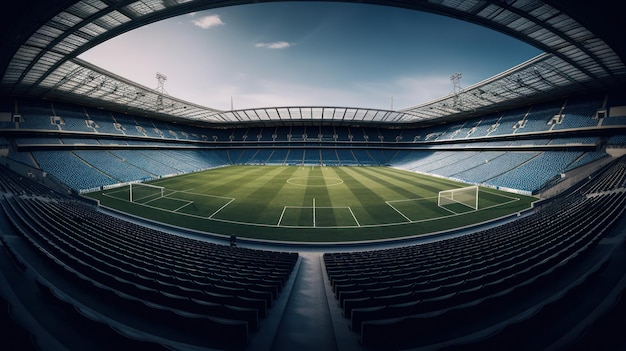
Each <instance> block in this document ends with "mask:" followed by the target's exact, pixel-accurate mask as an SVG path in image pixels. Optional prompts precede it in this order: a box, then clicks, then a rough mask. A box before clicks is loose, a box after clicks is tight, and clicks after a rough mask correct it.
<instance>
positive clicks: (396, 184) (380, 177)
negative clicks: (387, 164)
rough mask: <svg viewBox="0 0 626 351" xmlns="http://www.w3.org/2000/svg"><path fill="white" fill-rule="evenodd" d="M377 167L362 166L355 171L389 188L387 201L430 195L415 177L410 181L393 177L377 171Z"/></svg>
mask: <svg viewBox="0 0 626 351" xmlns="http://www.w3.org/2000/svg"><path fill="white" fill-rule="evenodd" d="M376 169H377V168H360V169H356V170H355V171H356V172H359V173H361V174H362V175H363V176H364V177H366V178H368V179H370V180H371V181H372V182H374V183H376V184H378V185H382V186H384V187H385V188H387V189H388V190H389V192H388V193H387V194H388V195H385V196H386V201H387V200H400V199H415V198H423V197H427V196H428V195H429V194H428V193H426V192H425V191H424V190H423V189H422V188H421V184H420V185H419V186H418V184H417V183H416V181H415V179H412V180H411V181H408V180H404V179H402V178H400V177H391V176H389V175H387V174H383V173H378V172H376Z"/></svg>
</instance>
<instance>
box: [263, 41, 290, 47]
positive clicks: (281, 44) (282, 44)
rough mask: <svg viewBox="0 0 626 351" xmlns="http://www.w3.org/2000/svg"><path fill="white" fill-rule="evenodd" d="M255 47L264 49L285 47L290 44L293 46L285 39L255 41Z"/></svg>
mask: <svg viewBox="0 0 626 351" xmlns="http://www.w3.org/2000/svg"><path fill="white" fill-rule="evenodd" d="M254 46H255V47H257V48H265V49H286V48H288V47H290V46H293V44H292V43H289V42H286V41H275V42H273V43H256V44H254Z"/></svg>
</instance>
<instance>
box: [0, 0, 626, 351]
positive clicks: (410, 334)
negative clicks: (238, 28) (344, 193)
mask: <svg viewBox="0 0 626 351" xmlns="http://www.w3.org/2000/svg"><path fill="white" fill-rule="evenodd" d="M241 3H246V1H224V2H219V3H216V2H212V1H202V0H200V1H191V2H189V1H148V0H139V1H115V2H113V1H91V0H81V1H50V2H46V4H42V6H41V7H40V8H36V7H32V8H29V11H32V12H29V11H26V8H27V7H28V6H29V5H32V4H29V2H28V1H26V2H24V3H23V4H21V5H19V6H18V7H17V10H16V14H15V15H16V16H17V19H19V16H24V17H25V18H29V19H31V21H25V22H24V21H22V22H20V21H19V20H18V21H16V22H18V23H10V22H9V24H3V26H6V28H7V30H6V31H3V33H6V34H3V36H2V37H1V39H2V42H1V45H2V46H1V48H2V51H0V52H2V55H1V57H0V75H1V76H2V80H1V81H0V156H2V157H1V158H0V205H1V206H0V207H1V208H2V210H1V211H0V219H1V220H0V246H1V250H0V268H1V269H0V280H1V281H2V283H1V284H0V297H2V299H1V300H2V303H3V304H4V307H5V308H4V312H3V313H2V315H1V318H2V319H3V322H6V323H5V324H6V325H8V329H7V330H8V331H9V336H7V337H5V340H2V341H0V345H3V347H2V348H3V349H15V350H18V349H19V350H22V349H41V350H82V349H98V350H99V349H102V350H110V349H149V350H153V349H154V350H157V349H163V350H172V349H181V350H182V349H184V350H187V349H189V350H191V349H194V350H196V349H208V350H212V349H226V350H244V349H249V350H270V349H271V350H287V349H293V348H294V347H297V348H305V349H334V350H361V349H368V350H369V349H376V350H377V349H381V350H382V349H416V348H417V349H420V348H423V349H459V350H461V349H462V350H470V349H503V348H507V349H511V348H512V349H524V350H530V349H554V350H561V349H576V348H583V349H621V348H623V347H624V345H626V339H625V338H624V336H623V326H624V325H625V323H624V322H625V321H624V315H626V313H625V311H626V309H625V305H624V292H625V291H626V279H625V277H626V276H625V274H626V272H625V271H624V269H623V267H624V262H626V261H625V260H626V252H625V251H624V248H625V246H624V242H625V239H626V231H625V230H624V228H626V217H625V216H624V209H625V208H626V171H625V170H626V158H625V157H626V156H623V155H624V154H626V93H625V90H624V87H626V68H625V66H624V62H626V59H625V58H626V55H625V51H624V49H623V48H622V47H620V46H619V45H618V44H616V42H617V41H616V39H615V36H614V35H615V33H613V29H614V28H608V29H607V28H606V26H607V23H606V22H604V21H609V23H611V22H610V19H611V17H610V16H609V17H607V16H606V15H604V16H601V15H597V18H601V20H600V21H595V19H596V15H593V14H592V15H589V16H588V17H585V16H582V15H581V13H583V12H584V13H585V15H586V14H587V12H586V11H583V10H580V7H579V6H577V4H578V2H573V3H571V4H568V5H570V6H569V7H568V6H567V5H564V4H562V3H561V2H559V1H534V0H528V1H514V2H502V1H457V2H455V1H431V2H406V1H384V2H382V1H369V2H368V3H372V4H385V5H391V6H398V7H403V8H408V9H412V10H421V11H431V12H435V13H440V14H444V15H448V16H452V17H457V18H463V19H465V20H468V21H471V22H475V23H478V24H481V25H484V26H486V27H489V28H493V29H495V30H499V31H502V32H505V33H507V34H510V35H512V36H515V37H516V38H518V39H522V40H525V41H526V42H528V43H531V44H532V45H535V46H537V47H539V48H541V49H542V50H544V51H545V53H544V54H542V55H540V56H538V57H536V58H534V59H532V60H529V61H528V62H525V63H524V64H521V65H519V66H517V67H513V68H511V69H510V70H507V71H505V72H503V73H501V74H499V75H497V76H495V77H493V78H491V79H488V80H486V81H484V82H481V83H479V84H476V85H475V86H472V87H469V88H467V89H465V90H464V91H463V93H461V95H454V96H445V97H442V98H440V99H437V100H435V101H432V102H429V103H427V104H423V105H419V106H415V107H411V108H408V109H405V110H402V111H389V110H374V109H366V108H359V107H333V106H324V107H322V106H287V107H266V108H255V109H248V110H236V111H219V110H216V109H212V108H207V107H204V106H199V105H196V104H191V103H189V102H186V101H183V100H181V99H177V98H175V97H170V96H163V95H160V94H159V92H157V91H155V90H153V89H149V88H146V87H142V86H140V85H138V84H136V83H134V82H132V81H128V80H127V79H124V78H123V77H119V76H116V75H114V74H112V73H110V72H107V71H105V70H103V69H101V68H98V67H95V66H93V65H91V64H89V63H87V62H84V61H81V60H79V59H77V58H76V56H77V55H78V54H80V53H81V52H84V51H85V50H87V49H88V48H90V47H93V46H94V45H97V44H98V43H101V42H103V41H104V40H106V39H108V38H112V37H114V36H116V35H119V34H121V33H123V32H125V31H128V30H132V29H134V28H137V27H140V26H142V25H145V24H147V23H151V22H154V21H157V20H160V19H163V18H168V17H172V16H175V15H178V14H184V13H189V12H192V11H197V10H201V9H209V8H213V7H216V6H227V5H233V4H241ZM578 5H579V4H578ZM20 6H23V7H20ZM583 7H585V6H583ZM609 9H610V8H609ZM598 11H601V9H598ZM3 29H4V28H3ZM87 29H89V30H87ZM458 101H463V103H462V104H459V103H458ZM242 164H250V165H285V166H307V165H314V166H385V167H395V168H399V169H404V170H408V171H411V172H417V173H423V174H428V175H433V176H436V177H442V178H447V179H453V180H458V181H461V182H463V183H468V184H476V185H481V186H485V187H491V188H496V189H505V190H508V191H511V192H517V193H520V194H525V195H534V196H537V197H539V198H541V199H542V200H541V201H539V202H538V203H537V204H536V206H535V207H534V208H533V209H532V210H530V211H527V212H525V213H523V214H519V216H518V218H514V219H512V220H506V221H501V222H497V223H491V224H486V225H482V226H478V227H476V228H470V229H463V230H459V231H455V232H450V233H437V235H432V236H426V237H424V238H413V239H410V240H408V239H407V240H396V241H390V242H375V243H346V244H333V245H320V244H316V245H306V244H301V245H294V244H292V243H280V242H269V243H268V242H258V241H253V240H246V239H244V238H239V240H238V241H237V245H232V244H231V245H229V240H228V239H229V238H228V237H224V236H221V235H213V236H211V235H204V234H203V235H199V234H197V233H191V232H189V231H183V230H177V229H175V228H174V229H173V228H171V227H167V226H161V225H158V224H155V223H152V222H146V221H143V220H141V219H137V218H131V217H129V216H122V215H119V214H116V213H113V212H111V211H108V210H106V209H103V208H100V207H99V206H97V205H96V204H94V203H93V202H91V201H87V200H85V199H84V198H82V197H81V196H80V194H82V193H85V192H90V191H96V190H103V189H108V188H111V187H117V186H121V185H124V184H128V183H134V182H143V181H148V180H153V179H160V178H164V177H170V176H174V175H180V174H188V173H192V172H197V171H200V170H206V169H212V168H216V167H224V166H229V165H242ZM207 232H209V233H210V232H211V230H210V228H209V229H208V230H207Z"/></svg>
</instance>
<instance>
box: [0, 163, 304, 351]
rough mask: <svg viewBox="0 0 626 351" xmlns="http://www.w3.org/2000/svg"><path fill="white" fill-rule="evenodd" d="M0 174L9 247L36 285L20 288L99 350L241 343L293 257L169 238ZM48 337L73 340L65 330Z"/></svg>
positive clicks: (261, 314) (286, 273)
mask: <svg viewBox="0 0 626 351" xmlns="http://www.w3.org/2000/svg"><path fill="white" fill-rule="evenodd" d="M2 172H3V175H8V174H11V173H12V172H11V171H9V170H6V169H4V168H2ZM7 178H8V179H9V180H5V179H7ZM2 179H3V181H2V182H1V183H0V184H1V189H2V199H1V200H0V202H1V203H2V208H3V216H5V217H4V218H5V219H6V223H10V226H11V231H12V232H15V233H16V234H17V236H16V237H11V238H10V241H11V242H10V243H8V242H7V243H5V245H6V248H7V249H8V250H10V251H12V252H13V254H14V257H16V259H17V260H19V262H21V264H22V265H24V266H28V267H30V268H32V269H34V270H35V272H36V273H35V276H34V277H33V278H32V279H34V283H36V286H37V289H35V290H31V291H29V292H27V293H25V294H26V295H28V294H31V295H32V294H34V296H41V295H43V298H45V299H46V301H48V307H47V308H46V309H44V310H45V311H46V312H48V311H49V312H48V313H52V311H56V312H54V313H59V316H58V318H59V319H60V320H63V321H70V323H69V325H72V326H74V327H76V328H79V329H80V330H81V331H85V332H86V334H85V337H86V338H91V337H93V338H94V340H93V343H95V344H99V345H100V346H98V347H97V348H98V349H111V348H113V347H121V346H123V347H130V346H135V347H148V348H150V349H151V347H155V346H156V345H158V344H159V343H165V344H170V346H172V345H177V344H179V343H177V342H176V341H175V340H185V343H191V344H193V343H197V346H203V347H218V348H226V349H241V348H243V347H245V346H246V345H247V343H248V341H249V333H252V332H254V331H256V330H257V329H258V328H259V321H260V320H262V319H263V318H265V317H266V316H267V313H268V310H269V309H270V308H271V307H272V306H273V304H274V301H275V300H276V299H277V297H278V295H279V294H280V293H281V291H282V289H283V287H284V285H285V283H286V281H287V279H288V278H289V276H290V274H291V271H292V269H293V267H294V265H295V263H296V260H297V257H298V256H297V254H290V253H282V252H269V251H259V250H251V249H241V248H232V247H228V246H223V245H218V244H211V243H208V242H202V241H198V240H193V239H188V238H183V237H179V236H173V235H170V234H167V233H163V232H159V231H157V230H154V229H149V228H147V227H143V226H140V225H137V224H133V223H130V222H126V221H123V220H121V219H118V218H116V217H112V216H110V215H106V214H103V213H101V212H99V211H97V210H96V209H94V208H93V207H92V206H91V205H88V204H85V203H82V202H80V201H76V200H74V199H67V198H63V197H58V196H57V197H49V196H46V197H41V195H38V194H42V193H41V189H40V186H39V185H38V184H37V183H32V182H28V181H23V180H22V181H19V182H16V181H15V180H16V177H15V176H14V175H11V176H8V177H6V178H5V177H3V178H2ZM33 189H34V190H35V191H33ZM7 229H8V228H6V227H5V228H4V229H3V230H7ZM5 235H6V233H5ZM5 235H3V239H5V238H6V236H5ZM44 266H45V267H46V269H43V268H42V267H44ZM35 267H39V268H35ZM3 271H4V269H3ZM44 310H42V311H40V313H43V311H44ZM130 311H132V313H128V312H130ZM42 323H45V321H44V322H42ZM83 323H86V325H84V327H80V325H83ZM87 326H89V327H91V326H97V327H95V328H87ZM163 326H168V328H166V329H167V330H163ZM48 327H49V328H51V329H54V328H52V327H50V326H48ZM111 328H112V329H111ZM114 330H116V331H117V333H115V332H113V331H114ZM111 334H114V337H110V336H111ZM16 335H20V334H16ZM33 337H34V338H35V339H37V338H38V337H39V336H38V335H37V332H35V333H34V334H33ZM55 337H56V338H57V339H61V342H62V343H69V344H68V345H71V344H72V342H74V341H72V340H71V338H72V336H71V335H66V336H63V335H55ZM68 338H69V339H68ZM164 338H167V339H170V341H162V340H163V339H164ZM23 339H24V338H21V337H20V338H16V342H19V343H23V342H24V341H23ZM142 345H143V346H142ZM150 345H151V346H150Z"/></svg>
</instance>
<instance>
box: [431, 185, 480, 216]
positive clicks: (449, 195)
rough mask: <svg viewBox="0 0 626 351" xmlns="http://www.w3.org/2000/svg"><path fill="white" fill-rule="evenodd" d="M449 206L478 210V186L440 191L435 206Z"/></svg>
mask: <svg viewBox="0 0 626 351" xmlns="http://www.w3.org/2000/svg"><path fill="white" fill-rule="evenodd" d="M451 204H461V205H465V206H467V207H469V208H472V209H474V210H478V186H477V185H474V186H468V187H464V188H457V189H450V190H442V191H440V192H439V196H438V198H437V206H439V207H444V206H447V205H451Z"/></svg>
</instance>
